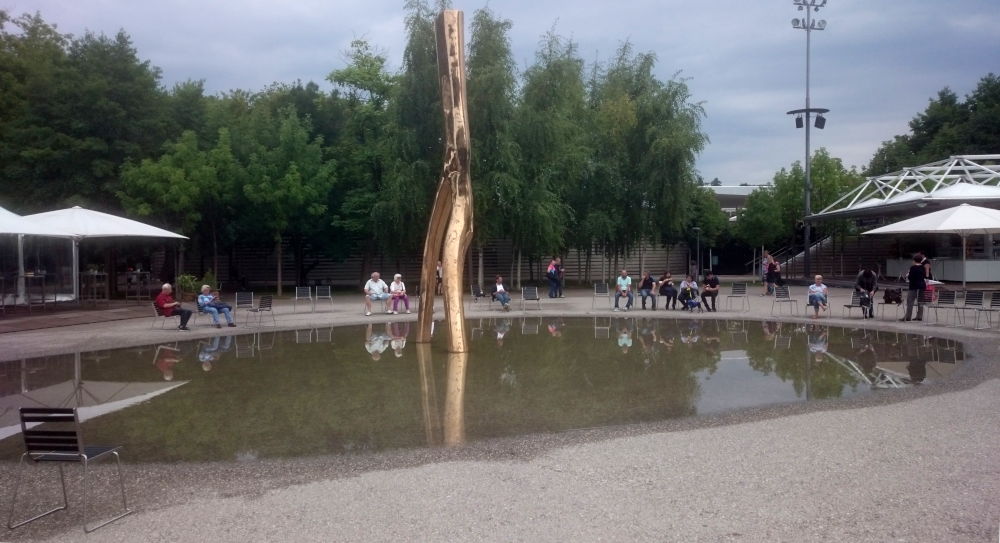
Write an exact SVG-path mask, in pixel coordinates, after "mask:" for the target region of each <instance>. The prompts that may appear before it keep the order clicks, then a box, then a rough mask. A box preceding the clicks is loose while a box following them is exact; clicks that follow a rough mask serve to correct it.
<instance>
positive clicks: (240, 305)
mask: <svg viewBox="0 0 1000 543" xmlns="http://www.w3.org/2000/svg"><path fill="white" fill-rule="evenodd" d="M250 307H253V292H237V293H236V308H237V309H246V308H250Z"/></svg>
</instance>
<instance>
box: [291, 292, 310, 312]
mask: <svg viewBox="0 0 1000 543" xmlns="http://www.w3.org/2000/svg"><path fill="white" fill-rule="evenodd" d="M299 300H306V301H308V302H309V310H310V311H316V302H315V301H314V300H313V296H312V287H295V299H294V300H292V312H293V313H294V312H296V311H298V309H299Z"/></svg>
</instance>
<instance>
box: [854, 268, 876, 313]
mask: <svg viewBox="0 0 1000 543" xmlns="http://www.w3.org/2000/svg"><path fill="white" fill-rule="evenodd" d="M854 290H855V292H857V293H858V303H859V304H860V305H861V316H862V318H865V319H874V318H875V311H874V309H875V305H874V304H873V303H872V302H873V301H874V300H875V292H876V291H877V290H878V275H876V274H875V272H873V271H872V269H871V268H867V267H866V268H862V269H861V271H860V272H859V273H858V277H857V279H855V281H854Z"/></svg>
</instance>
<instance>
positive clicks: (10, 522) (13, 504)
mask: <svg viewBox="0 0 1000 543" xmlns="http://www.w3.org/2000/svg"><path fill="white" fill-rule="evenodd" d="M26 456H28V453H24V454H22V455H21V461H20V462H19V464H20V466H19V467H20V469H18V472H17V482H15V483H14V494H13V496H12V497H11V499H10V516H8V517H7V529H9V530H13V529H14V528H18V527H20V526H24V525H25V524H28V523H29V522H32V521H35V520H38V519H40V518H42V517H44V516H46V515H51V514H52V513H55V512H56V511H62V510H63V509H66V508H67V507H68V506H69V498H67V497H66V477H65V475H64V474H63V467H62V464H59V483H60V486H62V493H63V504H62V506H61V507H56V508H55V509H51V510H49V511H46V512H44V513H41V514H39V515H35V516H33V517H31V518H29V519H28V520H24V521H21V522H18V523H17V524H14V509H15V507H16V505H17V491H18V489H19V487H20V486H21V479H22V478H23V476H24V469H25V468H26V467H27V466H25V464H24V458H25V457H26Z"/></svg>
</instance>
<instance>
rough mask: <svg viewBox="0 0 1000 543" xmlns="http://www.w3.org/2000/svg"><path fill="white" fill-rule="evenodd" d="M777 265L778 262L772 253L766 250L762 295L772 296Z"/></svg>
mask: <svg viewBox="0 0 1000 543" xmlns="http://www.w3.org/2000/svg"><path fill="white" fill-rule="evenodd" d="M777 266H778V263H777V262H775V261H774V257H773V256H771V253H769V252H767V251H764V294H761V296H770V295H771V293H772V292H774V278H775V270H776V268H777Z"/></svg>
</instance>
